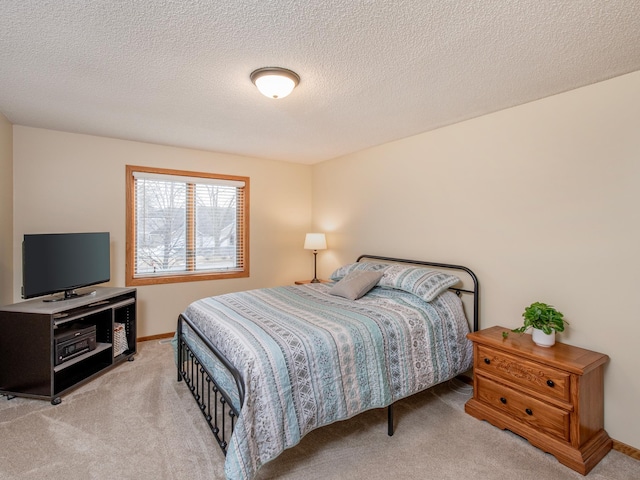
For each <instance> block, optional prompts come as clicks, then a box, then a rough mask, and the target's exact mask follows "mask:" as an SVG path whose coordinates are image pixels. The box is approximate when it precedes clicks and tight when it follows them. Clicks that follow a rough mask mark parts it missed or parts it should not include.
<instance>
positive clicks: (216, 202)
mask: <svg viewBox="0 0 640 480" xmlns="http://www.w3.org/2000/svg"><path fill="white" fill-rule="evenodd" d="M248 276H249V178H248V177H236V176H230V175H216V174H208V173H196V172H184V171H179V170H165V169H159V168H149V167H134V166H131V165H127V262H126V277H127V278H126V284H127V285H131V286H134V285H151V284H156V283H173V282H188V281H194V280H213V279H218V278H236V277H248Z"/></svg>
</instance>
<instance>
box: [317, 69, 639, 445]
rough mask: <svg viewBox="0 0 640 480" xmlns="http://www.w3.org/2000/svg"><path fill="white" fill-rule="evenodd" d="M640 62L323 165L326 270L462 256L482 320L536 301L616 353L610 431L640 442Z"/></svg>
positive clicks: (493, 320)
mask: <svg viewBox="0 0 640 480" xmlns="http://www.w3.org/2000/svg"><path fill="white" fill-rule="evenodd" d="M639 105H640V73H633V74H630V75H626V76H623V77H618V78H615V79H613V80H609V81H607V82H602V83H599V84H596V85H592V86H589V87H585V88H581V89H578V90H574V91H571V92H568V93H564V94H561V95H557V96H554V97H550V98H547V99H544V100H540V101H537V102H533V103H529V104H526V105H523V106H519V107H516V108H512V109H508V110H504V111H500V112H497V113H494V114H491V115H486V116H483V117H480V118H477V119H474V120H470V121H467V122H464V123H460V124H457V125H453V126H449V127H446V128H442V129H439V130H436V131H433V132H429V133H424V134H421V135H418V136H414V137H411V138H407V139H405V140H402V141H398V142H393V143H388V144H385V145H382V146H380V147H377V148H372V149H369V150H366V151H363V152H359V153H356V154H352V155H348V156H345V157H342V158H339V159H335V160H332V161H327V162H324V163H321V164H318V165H316V166H314V171H313V184H314V200H313V206H314V228H316V229H318V230H323V231H326V232H327V233H328V235H327V239H328V242H329V243H330V245H331V250H330V251H327V252H326V254H325V255H323V256H322V258H320V256H319V262H320V264H319V274H321V275H323V276H326V275H328V274H329V273H330V271H331V270H332V269H333V268H335V267H336V266H338V265H339V264H342V263H346V262H350V261H353V260H354V259H355V257H356V256H357V255H358V254H360V253H371V254H379V255H387V256H397V257H402V258H414V259H424V260H434V261H442V262H449V263H457V264H462V265H466V266H468V267H470V268H471V269H473V270H474V271H475V272H476V274H477V275H478V277H479V280H480V284H481V318H480V322H481V328H482V327H489V326H492V325H503V326H506V327H516V326H519V325H520V324H521V321H522V318H521V314H522V312H523V310H524V307H525V306H527V305H529V304H530V303H531V302H533V301H542V302H548V303H551V304H553V305H555V306H556V307H558V308H559V309H560V310H561V311H562V312H564V314H565V315H566V318H567V319H568V321H569V322H570V323H571V325H570V327H569V329H568V331H567V332H566V333H565V334H562V335H561V336H560V337H559V340H561V341H565V342H567V343H571V344H574V345H578V346H582V347H585V348H590V349H593V350H596V351H600V352H603V353H606V354H608V355H609V356H610V357H611V359H610V362H609V364H608V365H607V367H606V373H605V389H606V393H605V405H606V406H605V422H606V425H605V426H606V429H607V431H608V432H609V434H610V435H611V436H612V437H613V438H615V439H617V440H619V441H621V442H624V443H627V444H629V445H632V446H635V447H636V448H640V416H639V415H637V402H638V399H640V377H638V375H637V365H638V354H637V352H638V339H640V321H639V320H640V318H639V315H638V311H637V307H636V302H637V300H636V299H637V298H638V288H639V287H638V284H639V282H638V272H640V254H639V253H638V250H639V248H640V208H639V206H640V134H638V132H640V108H638V107H639Z"/></svg>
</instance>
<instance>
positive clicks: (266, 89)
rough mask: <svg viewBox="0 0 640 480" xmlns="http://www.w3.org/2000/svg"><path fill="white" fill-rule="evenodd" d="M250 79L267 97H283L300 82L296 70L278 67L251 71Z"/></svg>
mask: <svg viewBox="0 0 640 480" xmlns="http://www.w3.org/2000/svg"><path fill="white" fill-rule="evenodd" d="M251 81H252V82H253V83H254V84H255V86H256V87H258V90H259V91H260V93H262V94H263V95H264V96H265V97H269V98H284V97H286V96H287V95H289V94H290V93H291V92H292V91H293V89H294V88H295V87H296V86H297V85H298V83H300V77H299V76H298V74H297V73H296V72H293V71H291V70H287V69H286V68H280V67H265V68H259V69H258V70H254V71H253V72H252V73H251Z"/></svg>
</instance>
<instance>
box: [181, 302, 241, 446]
mask: <svg viewBox="0 0 640 480" xmlns="http://www.w3.org/2000/svg"><path fill="white" fill-rule="evenodd" d="M185 323H186V324H187V325H188V326H189V328H190V329H191V330H192V331H193V332H194V333H195V334H196V335H198V337H199V338H200V340H202V342H203V343H205V344H206V345H207V347H208V348H209V350H210V351H211V353H212V354H213V355H215V356H216V358H217V359H218V360H219V361H220V362H221V363H222V364H223V365H224V366H225V367H226V368H227V370H228V371H229V373H230V374H231V375H232V376H233V378H234V379H235V382H236V388H237V389H238V396H239V400H240V405H242V404H243V403H244V383H243V382H242V378H241V376H240V374H239V373H238V371H237V370H236V369H235V368H233V366H232V365H231V364H230V363H229V361H228V360H227V359H226V358H225V357H224V356H223V355H222V354H221V353H220V352H219V351H218V349H217V348H216V347H215V346H213V345H212V344H211V342H210V341H209V340H208V339H207V338H206V337H205V336H204V335H203V334H202V332H201V331H200V330H199V329H198V327H196V326H195V325H194V324H193V322H191V320H189V318H187V317H186V316H185V315H184V314H181V315H180V316H179V317H178V329H177V332H178V362H177V367H178V368H177V370H178V381H180V380H184V381H185V384H186V385H187V386H188V387H189V390H190V391H191V394H192V395H193V398H194V399H195V401H196V403H197V404H198V406H199V407H200V411H201V412H202V415H203V416H204V418H205V420H206V421H207V424H208V425H209V428H210V429H211V431H212V432H213V435H214V437H215V439H216V441H217V442H218V445H219V446H220V448H221V449H222V452H223V453H224V454H225V455H226V454H227V447H228V446H229V440H230V438H231V434H232V433H233V428H234V426H235V422H236V419H237V418H238V416H239V415H240V411H239V410H238V409H237V408H236V407H235V406H234V405H233V402H232V401H231V397H230V396H229V394H228V392H226V391H225V390H224V389H223V388H222V387H221V386H220V385H219V384H218V382H217V381H216V379H215V378H214V376H213V374H212V373H211V372H210V371H209V369H208V368H207V367H206V365H205V364H204V363H203V362H202V360H201V359H200V358H198V355H197V354H196V353H195V352H194V351H193V350H192V348H191V347H190V346H189V345H188V344H187V342H186V341H185V337H184V331H183V326H184V324H185Z"/></svg>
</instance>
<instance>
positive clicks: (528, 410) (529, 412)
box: [525, 408, 533, 415]
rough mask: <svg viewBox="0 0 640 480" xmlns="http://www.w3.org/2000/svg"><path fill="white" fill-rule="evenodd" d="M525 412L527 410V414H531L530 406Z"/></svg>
mask: <svg viewBox="0 0 640 480" xmlns="http://www.w3.org/2000/svg"><path fill="white" fill-rule="evenodd" d="M525 412H527V415H533V411H532V410H531V409H530V408H527V409H526V410H525Z"/></svg>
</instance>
